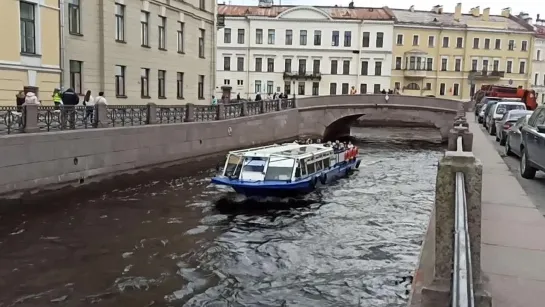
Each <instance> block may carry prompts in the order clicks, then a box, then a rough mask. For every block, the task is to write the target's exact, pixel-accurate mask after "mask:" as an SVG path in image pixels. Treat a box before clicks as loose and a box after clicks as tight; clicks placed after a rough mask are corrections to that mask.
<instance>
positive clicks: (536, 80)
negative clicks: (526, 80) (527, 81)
mask: <svg viewBox="0 0 545 307" xmlns="http://www.w3.org/2000/svg"><path fill="white" fill-rule="evenodd" d="M538 79H539V74H535V76H534V85H538V84H537V82H538Z"/></svg>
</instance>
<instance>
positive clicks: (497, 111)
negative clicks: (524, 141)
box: [486, 100, 526, 135]
mask: <svg viewBox="0 0 545 307" xmlns="http://www.w3.org/2000/svg"><path fill="white" fill-rule="evenodd" d="M511 110H526V104H524V103H523V102H522V101H520V100H518V101H516V100H501V101H499V102H498V103H497V104H496V105H495V106H493V107H492V109H491V110H490V114H489V115H488V116H487V120H488V122H487V123H486V127H487V130H488V134H490V135H495V134H496V122H497V121H500V120H501V119H502V118H503V115H504V114H506V113H507V112H509V111H511Z"/></svg>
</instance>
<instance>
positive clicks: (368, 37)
mask: <svg viewBox="0 0 545 307" xmlns="http://www.w3.org/2000/svg"><path fill="white" fill-rule="evenodd" d="M370 42H371V32H363V41H362V43H361V46H362V47H365V48H367V47H369V45H370Z"/></svg>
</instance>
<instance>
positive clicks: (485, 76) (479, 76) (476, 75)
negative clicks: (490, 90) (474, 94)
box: [469, 70, 505, 80]
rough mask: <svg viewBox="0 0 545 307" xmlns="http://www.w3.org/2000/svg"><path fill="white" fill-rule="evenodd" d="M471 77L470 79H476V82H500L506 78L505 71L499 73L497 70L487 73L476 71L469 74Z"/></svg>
mask: <svg viewBox="0 0 545 307" xmlns="http://www.w3.org/2000/svg"><path fill="white" fill-rule="evenodd" d="M469 76H470V78H471V77H472V78H473V79H476V80H499V79H501V78H504V77H505V71H497V70H493V71H486V70H481V71H474V70H472V71H471V72H470V73H469Z"/></svg>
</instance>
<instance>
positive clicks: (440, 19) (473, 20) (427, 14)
mask: <svg viewBox="0 0 545 307" xmlns="http://www.w3.org/2000/svg"><path fill="white" fill-rule="evenodd" d="M391 11H392V12H393V14H394V16H395V18H396V23H398V24H407V25H422V26H436V27H453V28H467V27H469V28H487V26H486V24H484V23H483V19H482V15H481V16H473V15H472V14H462V16H461V18H460V20H456V19H455V18H454V13H445V12H442V13H435V12H433V11H418V10H414V11H410V10H402V9H391ZM488 21H489V22H496V23H497V24H498V26H497V27H494V26H491V27H490V28H491V29H497V30H516V31H531V30H530V28H529V27H528V26H524V25H523V23H524V21H522V20H520V21H519V20H518V19H517V18H516V17H514V16H511V17H509V18H508V17H504V16H498V15H490V16H489V19H488ZM502 24H503V26H502Z"/></svg>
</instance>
